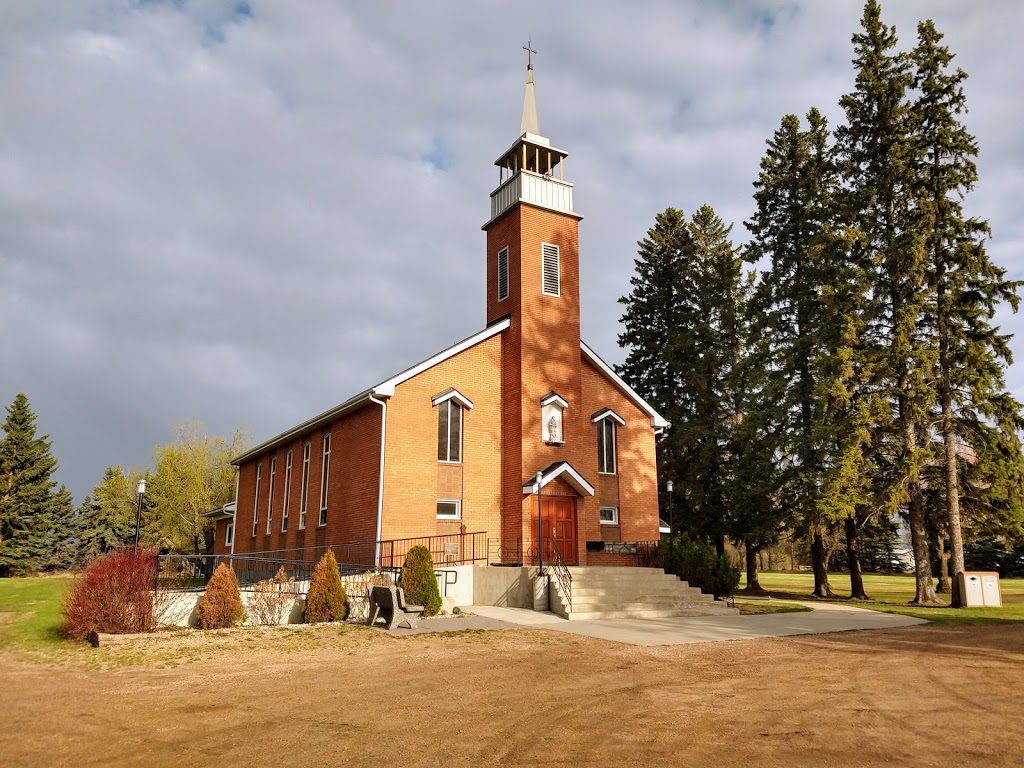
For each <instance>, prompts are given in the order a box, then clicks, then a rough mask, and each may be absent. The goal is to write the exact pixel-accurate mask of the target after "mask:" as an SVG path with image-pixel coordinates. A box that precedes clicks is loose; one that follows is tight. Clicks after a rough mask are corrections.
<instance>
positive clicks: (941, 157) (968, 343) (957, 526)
mask: <svg viewBox="0 0 1024 768" xmlns="http://www.w3.org/2000/svg"><path fill="white" fill-rule="evenodd" d="M917 32H918V44H917V47H916V48H915V49H914V51H913V53H912V54H911V58H912V61H913V65H914V69H915V73H914V83H913V84H914V88H915V90H916V99H915V101H914V103H913V105H912V109H911V113H910V114H911V118H912V126H913V132H914V134H913V140H914V149H915V160H916V162H917V169H916V170H917V179H916V189H915V194H916V203H917V214H918V220H917V226H918V227H919V228H920V230H921V233H922V236H923V237H924V242H925V252H926V257H927V259H928V261H929V263H928V277H929V282H930V286H931V289H932V290H933V291H934V293H935V305H934V308H933V313H934V321H933V326H934V329H935V335H936V346H937V347H938V371H937V375H936V379H937V383H938V399H939V408H940V422H941V436H942V444H943V454H942V458H941V465H942V467H943V469H944V472H943V477H942V483H941V484H942V486H943V488H944V504H945V511H946V515H945V517H946V520H945V527H946V529H947V532H948V536H949V541H950V549H951V553H950V554H951V565H952V571H953V575H954V576H955V575H956V574H957V573H961V572H962V571H963V570H964V539H963V532H962V524H961V514H960V477H959V475H960V464H961V462H962V458H961V457H960V456H959V455H958V454H960V453H962V452H963V449H962V446H964V445H972V444H973V443H974V442H976V441H977V437H976V436H975V435H972V434H969V433H965V430H963V429H960V427H962V426H966V425H965V423H964V421H963V418H964V416H965V412H969V413H970V416H969V417H968V421H969V422H978V421H979V420H980V421H984V422H987V423H993V422H994V423H996V424H997V425H998V427H999V428H1002V429H1004V430H1008V431H1009V432H1015V431H1016V430H1017V429H1018V428H1019V424H1020V416H1019V413H1020V407H1019V405H1018V404H1017V403H1016V402H1014V401H1013V399H1012V398H1010V397H1009V395H1007V394H1006V392H1005V385H1004V383H1003V369H1004V366H1005V365H1008V364H1009V362H1010V350H1009V345H1008V340H1009V337H1008V336H1005V335H1001V334H999V332H998V329H997V328H995V327H994V326H993V325H992V318H993V316H994V314H995V311H996V308H997V306H998V305H999V303H1000V302H1007V303H1009V304H1010V305H1011V306H1012V307H1013V309H1014V310H1016V308H1017V303H1018V297H1017V293H1016V290H1017V288H1018V286H1019V285H1020V283H1016V282H1011V281H1008V280H1007V279H1006V277H1005V274H1006V273H1005V271H1004V270H1002V269H1000V268H998V267H996V266H995V265H993V264H992V263H991V262H990V261H989V259H988V256H987V255H986V253H985V248H984V243H983V239H984V238H985V237H986V236H987V235H988V233H989V229H988V225H987V223H985V222H983V221H977V220H974V219H970V218H966V217H965V215H964V212H963V206H962V204H961V201H962V199H963V197H964V195H965V194H966V193H967V192H969V191H970V190H971V189H972V188H973V186H974V183H975V182H976V181H977V178H978V174H977V168H976V166H975V163H974V158H975V157H976V156H977V154H978V148H977V142H976V141H975V139H974V137H973V136H972V135H971V134H970V133H968V132H967V130H966V128H965V127H964V125H963V124H962V123H961V122H960V120H959V118H958V116H959V115H960V114H962V113H964V112H966V111H967V108H966V100H965V97H964V91H963V82H964V80H965V79H966V78H967V75H966V73H965V72H964V71H963V70H961V69H957V70H955V71H950V65H951V62H952V60H953V54H951V53H950V52H949V50H948V48H946V47H944V46H943V45H941V41H942V34H941V33H939V32H938V31H937V30H936V29H935V25H934V24H933V23H932V22H931V21H925V22H922V23H920V24H918V28H917ZM979 417H980V418H979ZM972 438H973V439H972ZM1016 458H1018V459H1019V456H1018V457H1016ZM1018 472H1019V470H1018ZM943 575H945V574H943ZM955 584H956V581H955V579H954V585H955ZM960 604H961V600H960V596H959V595H958V594H957V591H956V590H955V589H954V591H953V605H954V606H957V607H958V606H959V605H960Z"/></svg>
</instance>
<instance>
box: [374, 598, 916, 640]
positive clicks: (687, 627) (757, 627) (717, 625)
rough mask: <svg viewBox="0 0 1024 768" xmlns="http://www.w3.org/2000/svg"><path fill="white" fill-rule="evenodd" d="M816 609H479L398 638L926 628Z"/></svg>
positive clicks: (747, 634)
mask: <svg viewBox="0 0 1024 768" xmlns="http://www.w3.org/2000/svg"><path fill="white" fill-rule="evenodd" d="M801 605H806V606H808V607H809V608H812V609H813V610H811V611H802V612H799V613H769V614H762V615H759V616H699V617H692V618H691V617H678V618H666V619H588V620H586V621H566V620H565V619H562V618H560V617H558V616H556V615H555V614H553V613H548V612H541V611H531V610H529V609H526V608H499V607H497V606H490V605H474V606H471V607H469V608H466V609H465V611H466V613H465V614H464V615H463V616H453V617H450V618H449V617H443V618H434V619H424V620H422V621H420V622H419V627H418V628H417V629H414V630H408V629H400V630H394V632H393V634H398V635H409V634H420V633H423V632H451V631H458V630H463V629H519V628H523V627H529V628H531V629H550V630H553V631H555V632H566V633H568V634H573V635H585V636H587V637H596V638H599V639H601V640H611V641H613V642H617V643H628V644H630V645H685V644H687V643H709V642H715V641H719V640H752V639H754V638H758V637H785V636H788V635H812V634H824V633H827V632H846V631H848V630H853V629H891V628H893V627H910V626H913V625H915V624H926V623H927V622H926V621H924V620H923V619H915V618H913V617H911V616H901V615H899V614H895V613H882V612H880V611H869V610H867V609H865V608H853V607H850V606H845V605H836V604H834V603H801Z"/></svg>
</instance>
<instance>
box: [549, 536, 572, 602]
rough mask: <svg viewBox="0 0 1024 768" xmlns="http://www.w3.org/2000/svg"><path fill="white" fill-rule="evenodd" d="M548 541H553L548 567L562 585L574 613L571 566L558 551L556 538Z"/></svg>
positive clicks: (560, 585)
mask: <svg viewBox="0 0 1024 768" xmlns="http://www.w3.org/2000/svg"><path fill="white" fill-rule="evenodd" d="M548 541H549V542H550V543H551V556H550V558H549V559H548V569H549V570H551V571H553V572H554V574H555V578H556V579H558V586H559V587H561V589H562V594H563V595H565V600H566V602H567V603H568V604H569V612H570V613H572V574H571V573H570V572H569V567H568V566H567V565H566V564H565V563H564V562H562V556H561V554H559V552H558V547H557V546H556V545H555V540H554V539H553V538H552V539H548Z"/></svg>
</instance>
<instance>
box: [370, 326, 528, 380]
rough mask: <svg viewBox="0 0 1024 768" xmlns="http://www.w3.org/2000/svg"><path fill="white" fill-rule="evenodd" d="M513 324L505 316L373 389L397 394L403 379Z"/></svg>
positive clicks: (421, 371) (417, 373)
mask: <svg viewBox="0 0 1024 768" xmlns="http://www.w3.org/2000/svg"><path fill="white" fill-rule="evenodd" d="M511 324H512V320H511V319H510V318H508V317H506V318H503V319H501V320H499V321H498V322H496V323H494V324H493V325H489V326H487V327H486V328H484V329H483V330H482V331H480V332H479V333H476V334H473V335H472V336H470V337H469V338H468V339H463V340H462V341H460V342H459V343H458V344H456V345H455V346H454V347H448V349H446V350H444V351H443V352H438V353H437V354H436V355H434V356H433V357H429V358H427V359H426V360H424V361H423V362H422V363H418V364H416V365H414V366H413V367H412V368H406V369H405V370H404V371H402V372H401V373H400V374H398V375H397V376H392V377H391V378H390V379H388V380H387V381H384V382H381V383H380V384H378V385H377V386H376V387H374V388H373V391H374V392H375V393H377V394H378V395H381V396H382V397H391V396H392V395H393V394H395V387H396V386H398V385H399V384H401V383H402V382H403V381H408V380H409V379H411V378H412V377H413V376H418V375H419V374H421V373H423V372H424V371H426V370H428V369H430V368H433V367H434V366H435V365H437V364H438V363H443V362H444V361H445V360H447V359H449V358H451V357H455V356H456V355H457V354H459V353H460V352H464V351H465V350H467V349H469V348H470V347H473V346H476V345H477V344H479V343H480V342H481V341H486V340H487V339H489V338H491V336H496V335H497V334H499V333H501V332H502V331H504V330H505V329H506V328H508V327H509V326H510V325H511Z"/></svg>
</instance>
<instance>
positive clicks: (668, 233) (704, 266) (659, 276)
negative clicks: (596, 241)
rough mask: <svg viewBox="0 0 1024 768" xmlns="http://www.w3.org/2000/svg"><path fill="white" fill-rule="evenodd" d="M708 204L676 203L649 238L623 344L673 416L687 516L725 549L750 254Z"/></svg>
mask: <svg viewBox="0 0 1024 768" xmlns="http://www.w3.org/2000/svg"><path fill="white" fill-rule="evenodd" d="M729 231H730V227H727V226H726V225H725V224H724V223H723V222H722V221H721V219H719V218H718V216H717V215H715V212H714V211H713V210H712V209H711V208H710V207H708V206H704V207H702V208H701V209H700V210H698V211H697V213H696V214H695V215H694V216H693V218H692V220H691V221H690V222H687V221H686V220H685V218H684V216H683V214H682V212H680V211H678V210H676V209H672V208H669V209H667V210H666V211H665V212H664V213H661V214H659V215H658V216H657V219H656V224H655V227H653V228H652V229H651V230H649V231H648V236H647V239H645V240H643V241H641V242H640V243H639V246H640V250H639V258H638V259H637V260H636V269H637V274H636V275H635V276H634V277H633V279H632V281H631V282H632V286H633V289H632V292H631V293H630V295H629V296H627V297H623V298H622V299H620V302H621V303H622V304H624V305H626V308H627V309H626V313H625V315H624V316H623V318H622V322H623V325H624V326H625V332H624V333H623V334H622V335H620V337H619V344H620V345H621V346H623V347H627V348H628V349H629V352H628V354H627V357H626V361H625V363H624V364H623V365H622V366H621V367H620V369H619V371H620V373H621V374H622V375H623V376H624V377H625V378H626V380H627V381H629V382H630V384H631V385H632V386H633V387H634V388H635V389H636V390H637V391H638V392H639V393H640V394H641V395H642V396H643V397H645V398H646V399H648V401H649V402H651V403H652V404H653V405H655V407H656V408H658V410H659V411H660V412H661V413H662V414H663V415H664V416H665V417H666V418H668V419H669V421H670V422H671V423H672V426H671V428H670V429H669V430H668V434H667V435H666V436H665V438H664V439H663V440H662V441H660V443H659V468H660V472H661V476H662V477H664V478H666V479H668V478H671V479H673V480H674V482H675V487H676V490H675V498H676V499H677V501H678V503H679V507H680V512H681V514H680V515H678V516H676V520H677V521H679V522H680V526H679V527H682V528H684V529H686V530H687V531H688V532H690V533H691V534H693V535H694V536H696V537H699V538H705V539H708V540H710V541H713V542H714V543H715V545H716V547H717V548H718V549H719V551H720V552H721V551H724V546H725V538H726V536H727V535H728V534H729V533H730V532H731V526H730V524H729V519H728V518H729V508H730V506H729V503H728V498H727V496H728V489H729V486H730V484H731V482H730V471H731V470H730V465H731V463H732V462H733V460H734V457H735V434H734V432H735V425H736V423H737V413H736V397H735V391H736V376H737V362H738V360H739V356H740V352H741V350H740V343H741V342H740V334H739V326H740V322H741V308H742V298H741V296H742V290H743V289H742V275H741V271H742V270H741V266H742V264H741V260H740V259H739V258H738V257H737V255H736V249H735V248H734V247H733V245H732V243H731V242H730V240H729Z"/></svg>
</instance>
